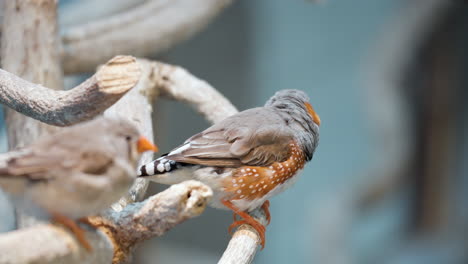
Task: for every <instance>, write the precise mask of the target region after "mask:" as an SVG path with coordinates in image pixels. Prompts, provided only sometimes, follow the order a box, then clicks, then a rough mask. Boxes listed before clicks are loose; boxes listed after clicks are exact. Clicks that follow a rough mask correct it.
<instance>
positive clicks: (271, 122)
mask: <svg viewBox="0 0 468 264" xmlns="http://www.w3.org/2000/svg"><path fill="white" fill-rule="evenodd" d="M292 139H293V133H292V130H291V129H290V128H289V127H288V126H287V125H286V123H285V122H284V120H283V119H282V118H281V117H280V116H278V115H277V114H275V113H274V112H272V111H271V110H269V109H265V108H254V109H250V110H247V111H243V112H241V113H238V114H236V115H234V116H231V117H229V118H227V119H225V120H224V121H222V122H220V123H218V124H215V125H213V126H212V127H210V128H208V129H206V130H205V131H203V132H201V133H198V134H196V135H194V136H192V137H191V138H189V139H188V140H186V141H185V143H184V144H183V145H182V146H180V147H178V148H176V149H174V150H173V151H171V152H170V153H169V154H168V156H167V157H166V158H167V159H170V160H174V161H177V162H183V163H190V164H199V165H205V166H219V167H237V166H241V165H250V166H266V165H269V164H271V163H273V162H275V161H283V160H285V159H286V158H287V155H288V152H289V148H288V144H289V143H290V142H291V140H292Z"/></svg>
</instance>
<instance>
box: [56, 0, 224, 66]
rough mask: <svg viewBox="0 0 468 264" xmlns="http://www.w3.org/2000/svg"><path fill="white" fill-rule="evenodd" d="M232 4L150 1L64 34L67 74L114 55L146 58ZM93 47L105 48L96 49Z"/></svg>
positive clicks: (221, 1) (204, 0) (220, 1)
mask: <svg viewBox="0 0 468 264" xmlns="http://www.w3.org/2000/svg"><path fill="white" fill-rule="evenodd" d="M230 3H231V0H197V1H195V0H171V1H167V0H166V1H163V0H152V1H147V2H145V3H143V4H141V5H139V6H137V7H135V8H132V9H130V10H128V11H127V12H124V13H120V14H116V15H113V16H110V17H107V18H103V19H101V20H98V21H93V22H90V23H87V24H84V25H80V26H76V27H72V28H70V29H68V30H66V31H65V32H64V34H63V38H62V41H63V45H64V54H63V56H62V60H63V64H64V71H65V72H66V73H77V72H89V71H92V70H93V69H94V68H95V67H96V66H97V65H99V64H100V63H102V61H105V60H108V59H110V58H111V57H113V56H115V55H117V54H131V55H134V56H141V57H144V56H149V55H154V54H156V53H159V52H162V51H165V50H167V49H168V48H170V47H172V46H173V45H175V44H177V43H179V42H181V41H183V40H186V39H188V38H189V37H191V36H193V35H194V34H195V33H197V32H199V31H200V30H201V29H203V28H204V27H205V26H206V25H207V24H208V23H209V22H210V21H211V20H212V19H213V18H214V17H215V16H216V15H217V14H219V13H220V12H221V10H223V9H224V8H225V7H226V6H227V5H228V4H230ZM96 47H106V48H105V49H96Z"/></svg>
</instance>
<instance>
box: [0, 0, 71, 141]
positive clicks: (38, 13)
mask: <svg viewBox="0 0 468 264" xmlns="http://www.w3.org/2000/svg"><path fill="white" fill-rule="evenodd" d="M3 10H4V18H3V27H2V41H1V49H0V56H1V58H2V69H4V70H6V71H9V72H11V73H14V74H16V75H18V76H19V77H21V78H23V79H25V80H28V81H30V82H33V83H38V84H41V85H43V86H45V87H49V88H51V89H55V90H60V89H62V88H63V87H62V86H63V76H62V69H61V66H60V60H61V59H60V56H59V54H60V52H59V50H60V49H59V47H60V45H59V41H58V29H57V1H56V0H11V1H10V0H9V1H5V3H4V9H3ZM5 120H6V123H7V131H8V147H9V149H14V148H16V147H20V146H24V145H28V144H29V143H31V142H33V141H34V140H35V139H36V138H38V137H39V136H40V135H42V134H44V133H49V132H51V131H52V130H53V128H52V127H50V126H47V125H45V124H43V123H41V122H38V121H36V120H34V119H31V118H29V117H25V116H24V115H22V114H19V113H17V112H16V111H14V110H11V109H8V108H7V109H5Z"/></svg>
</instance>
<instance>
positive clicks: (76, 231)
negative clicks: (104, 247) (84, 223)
mask: <svg viewBox="0 0 468 264" xmlns="http://www.w3.org/2000/svg"><path fill="white" fill-rule="evenodd" d="M82 219H84V218H82ZM52 221H53V222H55V223H58V224H61V225H63V226H64V227H66V228H67V229H68V230H70V231H71V232H72V233H73V235H74V236H75V237H76V239H77V240H78V242H79V243H80V244H81V245H82V246H83V247H84V248H85V249H86V250H87V251H88V252H91V251H93V249H92V247H91V245H90V244H89V242H88V240H87V239H86V237H85V231H84V230H83V229H82V228H81V227H80V226H78V224H77V223H76V222H75V221H74V220H72V219H70V218H68V217H66V216H64V215H61V214H57V213H52ZM80 222H81V220H80Z"/></svg>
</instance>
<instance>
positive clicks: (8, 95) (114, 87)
mask: <svg viewBox="0 0 468 264" xmlns="http://www.w3.org/2000/svg"><path fill="white" fill-rule="evenodd" d="M140 74H141V72H140V69H139V66H138V64H137V63H136V60H135V58H133V57H130V56H118V57H115V58H113V59H112V60H110V61H109V62H108V63H106V64H105V65H104V66H103V67H101V68H100V69H99V71H98V72H97V73H96V74H94V75H93V76H92V77H91V78H89V79H88V80H87V81H85V82H83V83H82V84H80V85H78V86H77V87H75V88H73V89H71V90H67V91H57V90H52V89H49V88H46V87H44V86H42V85H40V84H33V83H30V82H28V81H25V80H23V79H21V78H19V77H17V76H15V75H14V74H11V73H9V72H6V71H4V70H1V69H0V102H1V103H2V104H4V105H6V106H8V107H10V108H11V109H13V110H16V111H17V112H20V113H22V114H24V115H26V116H29V117H32V118H34V119H36V120H39V121H41V122H44V123H47V124H50V125H55V126H69V125H72V124H75V123H78V122H81V121H84V120H88V119H92V118H93V117H95V116H96V115H98V114H100V113H102V112H104V110H106V109H107V108H108V107H109V106H110V105H112V104H113V103H115V102H116V101H117V100H119V99H120V98H121V97H122V96H123V95H124V94H125V93H126V92H127V91H128V90H130V89H131V88H132V87H134V86H135V85H136V84H137V82H138V80H139V79H140Z"/></svg>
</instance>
